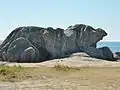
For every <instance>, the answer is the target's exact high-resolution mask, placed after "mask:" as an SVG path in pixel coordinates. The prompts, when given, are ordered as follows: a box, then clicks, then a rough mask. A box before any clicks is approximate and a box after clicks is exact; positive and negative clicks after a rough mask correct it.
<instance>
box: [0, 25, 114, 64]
mask: <svg viewBox="0 0 120 90" xmlns="http://www.w3.org/2000/svg"><path fill="white" fill-rule="evenodd" d="M106 35H107V33H106V32H105V31H104V30H102V29H100V28H98V29H94V28H93V27H91V26H88V25H83V24H76V25H74V26H69V27H68V28H67V29H65V30H64V29H61V28H57V29H53V28H52V27H48V28H42V27H35V26H28V27H19V28H16V29H15V30H13V31H12V32H11V33H10V35H9V36H8V37H7V38H6V39H5V40H4V42H3V43H2V45H1V46H0V58H2V60H4V61H14V62H41V61H45V60H49V59H54V58H61V57H65V56H67V55H70V54H71V53H74V52H83V51H84V52H86V53H88V54H89V55H90V56H92V57H95V58H98V57H99V58H101V59H108V60H112V59H113V54H112V52H111V51H110V50H108V48H107V49H106V50H107V53H109V55H108V54H107V53H106V54H104V53H105V51H106V50H103V49H104V48H103V49H96V44H97V42H99V41H100V40H102V38H103V37H104V36H106ZM95 53H96V54H95ZM94 54H95V55H94ZM102 54H104V55H102Z"/></svg>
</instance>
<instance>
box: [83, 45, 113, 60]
mask: <svg viewBox="0 0 120 90" xmlns="http://www.w3.org/2000/svg"><path fill="white" fill-rule="evenodd" d="M83 50H84V52H85V53H87V54H88V55H89V56H91V57H93V58H99V59H105V60H110V61H113V60H115V59H114V56H113V53H112V51H111V50H110V49H109V48H108V47H101V48H94V47H83Z"/></svg>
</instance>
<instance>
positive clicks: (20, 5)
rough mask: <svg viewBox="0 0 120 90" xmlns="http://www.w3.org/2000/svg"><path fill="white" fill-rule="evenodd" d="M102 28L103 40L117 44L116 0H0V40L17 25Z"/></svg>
mask: <svg viewBox="0 0 120 90" xmlns="http://www.w3.org/2000/svg"><path fill="white" fill-rule="evenodd" d="M74 24H86V25H91V26H93V27H94V28H102V29H104V30H105V31H106V32H107V33H108V36H106V37H105V38H104V40H103V41H120V30H119V29H120V0H0V39H1V40H4V39H5V38H6V37H7V35H9V33H10V32H11V31H12V30H14V29H15V28H16V27H19V26H30V25H32V26H40V27H54V28H57V27H59V28H64V29H66V28H67V27H68V26H70V25H74Z"/></svg>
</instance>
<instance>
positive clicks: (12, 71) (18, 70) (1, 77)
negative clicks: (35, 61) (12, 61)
mask: <svg viewBox="0 0 120 90" xmlns="http://www.w3.org/2000/svg"><path fill="white" fill-rule="evenodd" d="M22 73H24V67H21V66H20V65H19V66H12V67H10V66H3V65H1V66H0V81H11V82H14V81H19V80H20V78H21V77H20V75H22ZM23 76H24V75H23Z"/></svg>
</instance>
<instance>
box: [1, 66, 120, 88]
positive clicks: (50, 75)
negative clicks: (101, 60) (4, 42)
mask: <svg viewBox="0 0 120 90" xmlns="http://www.w3.org/2000/svg"><path fill="white" fill-rule="evenodd" d="M22 81H28V82H27V83H26V84H25V82H24V85H25V86H24V87H26V86H27V85H28V84H29V86H36V85H38V86H36V87H38V88H39V85H40V86H41V85H42V86H43V88H44V89H46V88H50V89H53V90H59V89H61V87H62V88H68V89H71V88H72V89H73V90H81V89H82V88H83V87H86V88H87V89H90V88H92V87H94V88H95V89H99V90H104V89H106V90H109V87H110V88H111V89H112V90H116V89H118V88H119V86H120V69H119V67H109V68H108V67H80V68H75V67H70V66H68V65H62V64H57V65H55V66H54V67H52V68H50V67H31V68H25V67H22V66H0V82H18V83H19V82H22ZM38 82H40V83H38ZM34 83H35V84H34ZM48 86H49V87H48ZM91 86H92V87H91ZM30 88H31V87H30ZM40 88H41V87H40ZM44 89H43V90H44ZM28 90H29V89H28ZM46 90H47V89H46ZM90 90H92V89H90Z"/></svg>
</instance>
